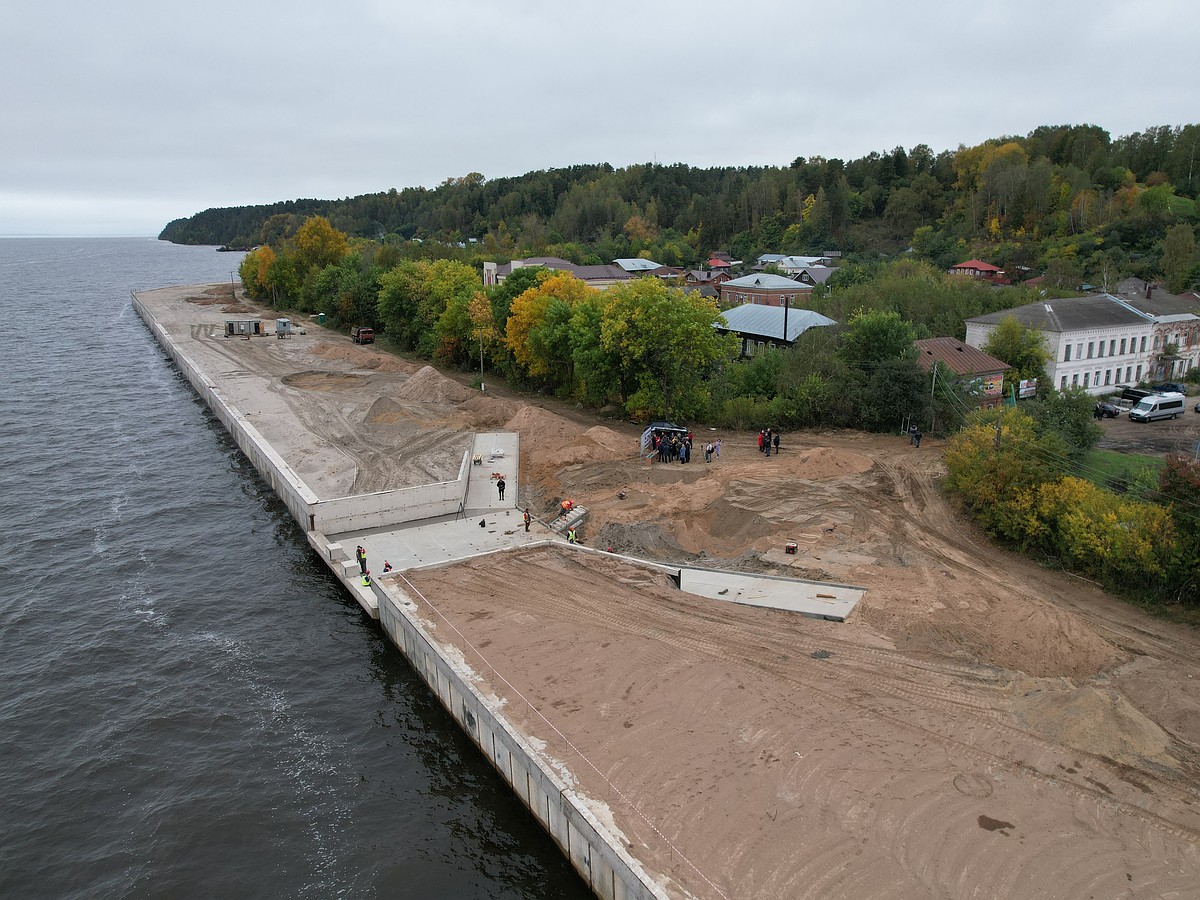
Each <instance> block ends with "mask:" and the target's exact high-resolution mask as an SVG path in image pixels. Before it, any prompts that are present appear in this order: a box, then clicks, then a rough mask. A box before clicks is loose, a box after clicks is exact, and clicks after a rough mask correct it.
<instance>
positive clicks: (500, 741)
mask: <svg viewBox="0 0 1200 900" xmlns="http://www.w3.org/2000/svg"><path fill="white" fill-rule="evenodd" d="M372 587H373V589H374V592H375V597H376V599H377V600H378V602H379V621H380V623H381V624H382V625H383V628H384V631H385V632H386V633H387V635H388V637H389V638H390V639H391V640H392V643H394V644H395V645H396V646H397V647H398V648H399V649H400V652H401V653H403V654H404V656H405V658H406V659H408V661H409V662H410V663H411V664H412V666H413V668H414V669H416V671H417V673H418V674H420V676H421V677H422V678H423V679H424V680H425V683H426V684H428V685H429V687H430V688H431V689H432V690H433V693H434V694H435V695H436V696H437V698H438V700H439V701H441V704H442V706H444V707H445V708H446V710H447V711H448V712H449V713H450V715H451V716H453V717H454V720H455V721H456V722H458V724H459V726H460V727H461V728H462V730H463V731H464V732H466V734H467V735H468V736H469V737H470V738H471V740H473V741H474V742H475V744H476V745H477V746H478V747H479V749H480V750H482V751H483V755H484V756H486V757H487V759H488V762H490V763H491V764H492V765H493V766H494V767H495V768H496V771H498V772H499V773H500V775H501V777H502V778H503V779H504V780H505V781H506V782H508V784H509V786H510V787H511V788H512V789H513V793H515V794H516V795H517V797H518V798H519V799H520V800H521V802H522V803H523V804H524V805H525V806H526V807H527V808H528V809H529V811H530V812H532V813H533V815H534V817H535V818H536V819H537V820H538V821H539V822H540V823H541V824H542V827H543V828H545V829H546V831H547V833H548V834H549V835H550V837H551V839H552V840H553V841H554V843H555V844H557V845H558V848H559V849H560V850H561V851H562V852H563V854H564V855H566V857H567V858H568V859H569V860H570V861H571V865H572V866H573V867H574V868H575V870H576V871H577V872H578V873H579V874H580V876H581V877H582V878H583V880H584V881H585V882H586V883H587V885H588V886H589V887H590V888H591V889H592V891H593V892H594V893H595V894H596V895H597V896H598V897H602V898H605V900H651V898H655V900H666V898H667V896H668V895H667V893H666V891H664V890H663V889H662V888H661V887H660V886H659V885H657V884H656V883H655V882H654V881H653V880H652V879H651V878H650V876H649V875H648V874H647V873H646V872H645V870H644V869H643V868H642V867H641V865H640V864H639V863H638V862H637V860H635V859H634V858H633V857H631V856H630V855H629V854H628V853H626V852H625V850H624V848H622V847H621V845H620V843H619V842H618V841H617V840H616V838H615V837H614V836H613V835H611V834H610V833H608V832H607V831H606V830H605V828H604V827H603V826H602V825H601V824H600V823H599V822H598V821H597V820H596V818H595V817H594V816H593V815H592V814H591V813H590V812H589V811H588V809H587V807H586V806H585V805H584V804H583V802H582V801H581V800H580V799H579V798H578V796H577V795H576V794H575V793H574V791H572V790H571V789H570V788H569V787H568V786H567V785H566V784H565V783H564V782H563V781H562V780H561V779H560V778H559V777H558V775H557V774H556V773H555V772H554V770H553V769H551V768H550V767H549V766H548V765H547V764H546V762H545V761H544V760H543V759H542V758H541V756H540V755H539V754H538V753H537V752H536V751H535V750H534V749H533V748H532V747H530V746H529V744H528V743H527V742H526V741H525V739H524V738H523V737H522V736H521V735H520V733H519V732H518V731H517V730H516V729H514V728H513V727H512V726H511V725H509V723H508V722H507V721H506V720H505V719H504V717H503V716H502V715H500V713H499V712H497V711H496V710H495V709H493V708H492V706H491V705H489V703H488V701H487V700H486V699H485V698H484V697H483V695H482V694H480V693H479V692H478V691H476V689H475V688H474V686H473V685H472V683H471V680H470V673H469V672H467V671H465V670H464V669H462V668H461V667H459V666H456V665H455V664H454V663H453V662H451V661H450V659H449V658H447V657H446V656H445V655H444V654H443V653H442V651H441V650H440V648H439V647H438V646H437V645H436V644H435V643H434V642H433V641H431V640H430V639H429V638H428V636H427V635H426V634H425V631H424V629H423V628H422V627H421V625H420V623H419V622H417V621H416V620H415V618H414V617H413V616H412V615H411V614H410V612H409V610H408V609H407V608H405V607H404V606H402V605H400V604H399V603H398V602H397V601H396V599H395V596H394V592H399V589H398V588H397V587H395V586H394V585H389V590H387V591H385V590H383V589H382V588H381V587H380V586H379V585H378V584H376V585H373V586H372ZM401 593H402V592H401Z"/></svg>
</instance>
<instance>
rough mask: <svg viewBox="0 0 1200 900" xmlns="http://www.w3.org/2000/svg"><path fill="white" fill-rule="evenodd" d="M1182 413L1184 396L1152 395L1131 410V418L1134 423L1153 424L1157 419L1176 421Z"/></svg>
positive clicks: (1144, 398) (1173, 394)
mask: <svg viewBox="0 0 1200 900" xmlns="http://www.w3.org/2000/svg"><path fill="white" fill-rule="evenodd" d="M1182 412H1183V394H1175V393H1172V394H1151V395H1150V396H1149V397H1143V398H1142V399H1141V400H1139V401H1138V402H1137V405H1136V406H1135V407H1133V408H1132V409H1131V410H1129V418H1130V419H1131V420H1133V421H1134V422H1153V421H1154V420H1155V419H1174V418H1175V417H1176V416H1178V415H1180V414H1181V413H1182Z"/></svg>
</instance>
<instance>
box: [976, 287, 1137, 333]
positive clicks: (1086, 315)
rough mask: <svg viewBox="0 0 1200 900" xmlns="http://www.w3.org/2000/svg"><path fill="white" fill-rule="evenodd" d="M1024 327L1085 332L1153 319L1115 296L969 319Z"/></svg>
mask: <svg viewBox="0 0 1200 900" xmlns="http://www.w3.org/2000/svg"><path fill="white" fill-rule="evenodd" d="M1010 316H1011V317H1012V318H1015V319H1016V320H1017V321H1018V322H1020V323H1021V324H1022V325H1027V326H1029V327H1031V328H1039V329H1041V330H1042V331H1050V332H1066V331H1083V330H1085V329H1088V328H1119V327H1121V326H1126V327H1131V326H1138V325H1145V324H1146V323H1147V322H1149V321H1151V320H1152V317H1151V316H1149V315H1147V314H1146V313H1143V312H1140V311H1139V310H1136V309H1134V308H1133V307H1132V306H1130V305H1129V304H1128V303H1126V302H1125V301H1123V300H1121V299H1120V298H1119V297H1114V296H1112V295H1111V294H1093V295H1091V296H1088V297H1068V298H1066V299H1063V300H1040V301H1038V302H1037V303H1027V304H1025V305H1024V306H1017V307H1014V308H1012V309H1002V310H1000V312H994V313H988V314H987V315H984V316H974V317H972V318H970V319H967V321H968V322H974V323H977V324H981V325H998V324H1000V322H1002V321H1004V320H1005V319H1007V318H1009V317H1010Z"/></svg>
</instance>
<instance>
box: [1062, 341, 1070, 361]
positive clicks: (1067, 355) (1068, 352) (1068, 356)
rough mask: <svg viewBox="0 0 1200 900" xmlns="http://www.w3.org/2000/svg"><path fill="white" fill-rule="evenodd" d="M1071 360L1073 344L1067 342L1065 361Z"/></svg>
mask: <svg viewBox="0 0 1200 900" xmlns="http://www.w3.org/2000/svg"><path fill="white" fill-rule="evenodd" d="M1070 361H1071V345H1070V344H1067V349H1066V351H1065V352H1064V354H1063V362H1070Z"/></svg>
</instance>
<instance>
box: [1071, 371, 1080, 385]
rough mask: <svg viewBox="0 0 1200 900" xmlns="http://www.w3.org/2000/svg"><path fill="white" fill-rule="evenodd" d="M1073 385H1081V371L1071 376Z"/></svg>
mask: <svg viewBox="0 0 1200 900" xmlns="http://www.w3.org/2000/svg"><path fill="white" fill-rule="evenodd" d="M1071 387H1079V373H1078V372H1076V373H1075V374H1074V375H1072V376H1071Z"/></svg>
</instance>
